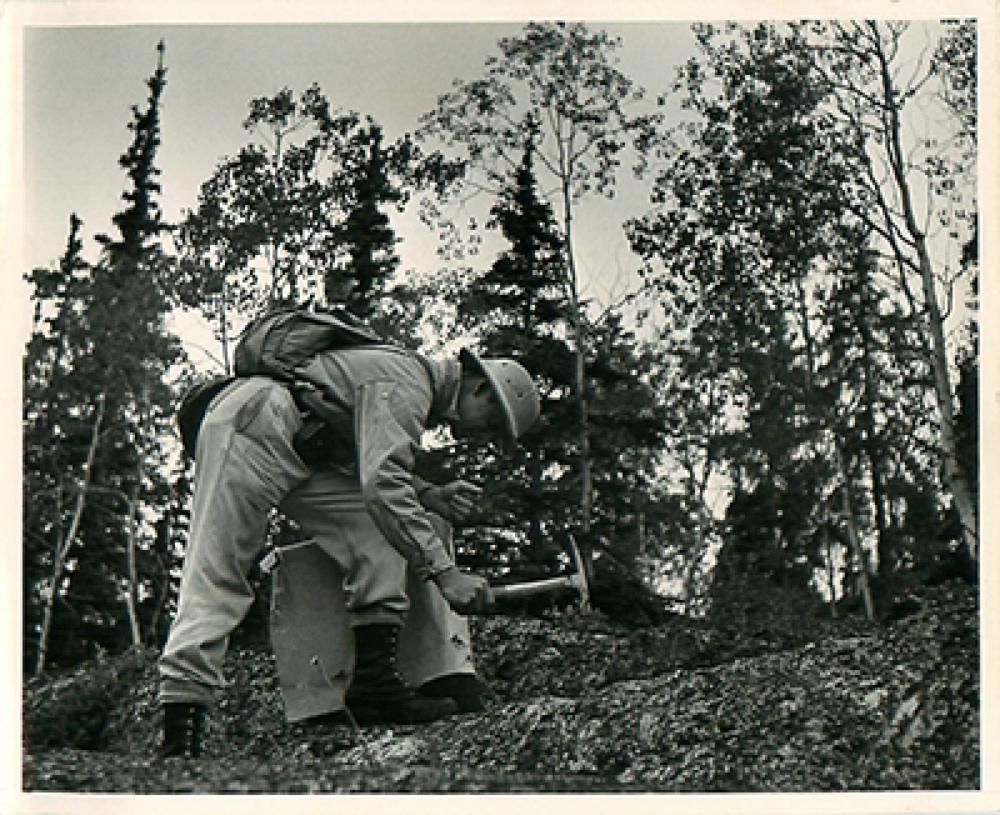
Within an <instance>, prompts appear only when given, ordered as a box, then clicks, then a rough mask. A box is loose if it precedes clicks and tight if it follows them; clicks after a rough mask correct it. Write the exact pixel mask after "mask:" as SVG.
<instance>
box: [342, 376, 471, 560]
mask: <svg viewBox="0 0 1000 815" xmlns="http://www.w3.org/2000/svg"><path fill="white" fill-rule="evenodd" d="M426 408H427V405H423V404H421V400H420V399H418V398H415V396H414V395H413V394H411V393H409V392H408V390H407V388H406V387H405V386H403V385H400V384H398V383H394V382H387V381H386V382H379V381H372V382H366V383H364V384H362V385H361V386H360V387H359V388H358V393H357V402H356V405H355V413H354V416H355V436H356V438H357V445H358V474H359V476H360V480H361V494H362V496H363V498H364V502H365V506H366V508H367V509H368V512H369V514H370V515H371V517H372V520H374V522H375V525H376V526H377V527H378V528H379V531H380V532H381V533H382V534H383V535H384V536H385V538H386V540H387V541H389V543H390V544H392V546H393V547H395V549H396V550H397V551H398V552H399V553H400V554H401V555H402V556H403V557H404V558H406V560H407V561H408V562H409V563H410V564H411V565H412V566H413V567H414V568H415V570H416V572H417V574H418V575H419V576H420V577H421V578H422V579H425V580H426V579H428V578H430V577H433V576H434V575H435V574H438V573H439V572H443V571H444V570H445V569H448V568H451V567H452V566H453V565H454V563H453V561H452V559H451V558H450V557H449V556H448V553H447V551H446V549H445V546H444V542H443V541H442V540H441V538H440V537H439V536H438V535H437V533H436V532H435V531H434V526H433V524H432V523H431V520H430V518H429V517H428V515H427V511H426V510H425V509H424V508H423V506H422V505H421V504H420V501H419V499H418V498H417V492H416V488H415V483H414V475H413V466H414V456H415V453H416V450H417V446H418V444H419V442H420V436H421V434H422V433H423V431H424V429H425V426H424V423H425V416H426V412H427V411H426Z"/></svg>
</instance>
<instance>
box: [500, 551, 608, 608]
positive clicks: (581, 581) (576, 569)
mask: <svg viewBox="0 0 1000 815" xmlns="http://www.w3.org/2000/svg"><path fill="white" fill-rule="evenodd" d="M568 539H569V556H570V561H571V563H572V564H573V572H572V573H570V574H564V575H559V576H558V577H549V578H545V579H543V580H533V581H531V582H528V583H510V584H506V585H500V586H493V587H492V592H493V596H494V598H496V599H498V600H502V599H512V598H516V597H533V596H537V595H539V594H548V593H549V592H553V591H563V590H565V589H567V588H570V589H573V590H574V591H576V592H577V593H578V594H579V596H580V601H579V605H580V610H581V611H589V610H590V587H589V585H588V583H587V570H586V567H585V566H584V562H583V556H582V554H581V553H580V548H579V547H578V546H577V544H576V540H575V539H574V538H573V536H572V535H570V536H569V538H568Z"/></svg>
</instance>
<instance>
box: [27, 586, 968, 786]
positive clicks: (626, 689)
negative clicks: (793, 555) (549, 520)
mask: <svg viewBox="0 0 1000 815" xmlns="http://www.w3.org/2000/svg"><path fill="white" fill-rule="evenodd" d="M474 633H475V643H476V648H477V651H478V666H479V669H480V672H481V674H482V676H483V678H484V679H485V680H486V681H487V682H488V683H489V685H490V687H491V689H492V690H493V692H494V693H495V697H496V698H495V699H494V700H493V702H492V704H491V706H490V708H489V709H488V710H487V711H486V712H485V713H481V714H468V715H464V716H458V717H454V718H451V719H448V720H445V721H440V722H436V723H433V724H430V725H426V726H421V727H395V728H388V727H381V728H366V729H364V730H361V731H357V730H354V729H352V728H350V727H348V726H341V727H337V726H330V727H327V728H326V729H324V730H321V731H319V732H311V731H308V730H306V729H305V728H303V727H302V726H301V725H288V724H287V723H285V721H284V719H283V712H282V707H281V696H280V692H279V689H278V684H277V678H276V676H275V673H274V665H273V660H272V658H271V656H270V655H269V654H268V653H267V652H266V651H262V650H253V649H244V650H235V651H233V652H232V653H231V654H230V658H229V660H228V674H229V678H230V680H231V685H230V687H229V689H228V691H227V693H226V694H225V698H224V699H223V700H222V702H221V704H220V706H219V709H218V710H217V711H216V712H215V713H214V715H213V717H212V719H211V722H210V733H209V736H208V750H209V756H208V757H206V758H202V759H199V760H187V759H170V760H166V761H159V760H157V759H156V758H155V757H154V745H155V740H156V738H157V734H158V725H159V711H158V709H157V706H156V701H155V670H154V665H155V654H153V653H148V652H147V653H135V654H129V655H124V656H121V657H116V658H114V659H110V658H109V659H103V660H100V661H97V662H95V663H92V664H89V665H87V666H84V667H83V668H81V669H79V670H77V671H75V672H73V673H72V674H69V675H65V676H61V677H55V678H46V679H43V680H41V681H38V682H32V683H28V684H27V685H26V687H25V690H24V696H23V725H24V727H23V731H24V750H23V775H22V777H23V785H24V789H25V790H26V791H38V790H46V791H68V792H119V793H121V792H125V793H170V792H197V793H246V792H267V793H317V792H680V791H685V792H720V791H740V792H760V791H769V792H779V791H781V792H792V791H815V792H821V791H838V790H852V791H873V790H935V789H936V790H966V789H976V788H978V787H979V784H980V776H979V761H980V751H979V714H978V705H979V672H978V666H979V648H978V643H979V637H978V603H977V596H976V593H975V591H974V589H973V588H971V587H969V586H968V585H966V584H964V583H960V582H954V583H946V584H944V585H941V586H938V587H935V588H934V589H930V590H927V591H926V592H924V593H923V594H922V595H921V596H920V597H918V598H916V600H915V601H914V602H913V603H912V604H911V607H910V608H908V609H907V616H905V617H903V618H901V619H897V620H895V621H893V622H891V623H888V624H883V625H872V624H868V623H865V622H863V621H861V620H858V619H850V620H846V621H840V622H821V621H812V622H810V623H809V624H808V625H806V624H804V622H803V621H801V620H800V621H788V624H787V625H785V626H783V627H782V626H775V627H769V628H768V629H767V630H766V631H764V630H762V631H757V632H755V633H754V635H752V636H748V635H747V634H746V633H745V632H744V633H740V634H738V633H737V632H735V631H720V630H717V629H712V628H710V627H707V626H705V625H701V624H697V623H691V622H684V621H680V620H678V621H675V622H673V623H669V624H664V625H660V626H657V627H652V628H644V629H640V630H637V631H629V630H627V629H625V628H622V627H620V626H617V625H615V624H613V623H611V622H610V621H608V620H607V619H606V618H604V617H602V616H601V615H589V616H580V615H562V616H552V617H550V618H545V619H537V618H515V617H499V618H486V619H481V620H477V621H476V623H475V632H474Z"/></svg>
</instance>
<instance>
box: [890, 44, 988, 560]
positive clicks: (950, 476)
mask: <svg viewBox="0 0 1000 815" xmlns="http://www.w3.org/2000/svg"><path fill="white" fill-rule="evenodd" d="M878 57H879V67H880V72H881V78H882V93H883V97H884V105H885V112H886V116H885V117H884V122H885V124H884V128H885V131H886V150H887V152H888V157H889V161H890V164H891V167H892V174H893V180H894V183H895V185H896V189H897V191H898V192H899V199H900V203H901V205H902V209H903V219H904V223H905V225H906V231H907V232H908V233H909V237H910V240H911V242H912V245H913V246H914V248H915V250H916V253H917V261H918V267H919V270H920V280H921V284H922V287H923V294H924V308H925V313H926V315H927V316H926V319H927V327H928V330H929V332H930V338H931V359H930V360H929V362H930V364H931V368H932V370H933V372H934V391H935V397H936V399H937V405H938V410H939V413H940V425H941V454H942V459H943V465H944V481H945V484H946V485H947V486H948V488H949V489H950V490H951V493H952V498H953V499H954V501H955V509H956V510H957V511H958V515H959V519H960V520H961V523H962V533H963V537H964V540H965V546H966V548H967V549H968V551H969V555H970V556H971V557H972V559H973V560H974V561H978V559H979V547H978V529H979V524H978V519H977V516H976V507H975V503H974V502H973V500H972V491H971V490H970V488H969V482H968V478H967V477H966V475H965V473H964V472H963V467H962V463H961V459H960V457H959V454H958V442H957V439H956V434H955V411H954V403H953V401H952V386H951V379H950V376H949V373H948V351H947V345H946V343H945V336H944V321H943V319H942V316H941V307H940V304H939V303H938V295H937V289H936V285H935V283H936V281H935V275H934V268H933V264H932V262H931V258H930V253H929V252H928V249H927V236H926V235H925V234H924V233H923V231H922V230H921V229H920V226H919V224H918V223H917V217H916V213H915V210H914V206H913V196H912V191H911V189H910V183H909V179H908V178H907V175H906V169H907V168H906V156H905V154H904V152H903V146H902V137H901V128H902V125H901V123H900V120H899V105H900V104H901V103H900V102H897V101H896V98H897V96H898V94H897V92H896V90H895V88H894V86H893V79H892V72H891V70H890V66H889V64H888V61H887V59H886V55H885V52H884V50H883V49H881V48H880V49H879V51H878Z"/></svg>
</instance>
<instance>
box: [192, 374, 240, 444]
mask: <svg viewBox="0 0 1000 815" xmlns="http://www.w3.org/2000/svg"><path fill="white" fill-rule="evenodd" d="M235 381H236V377H235V376H213V377H210V378H209V379H206V380H205V381H203V382H199V383H197V384H196V385H193V386H192V387H190V388H188V390H187V391H186V392H185V393H184V396H182V397H181V401H180V404H179V405H178V407H177V428H178V430H180V434H181V445H182V446H183V448H184V454H185V455H186V456H187V457H188V458H194V451H195V449H197V446H198V430H199V429H200V428H201V423H202V420H203V419H204V418H205V413H206V412H207V411H208V406H209V405H210V404H211V402H212V400H213V399H214V398H215V397H216V396H217V395H218V394H220V393H221V392H222V390H223V389H224V388H226V387H227V386H228V385H229V384H230V383H232V382H235Z"/></svg>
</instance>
